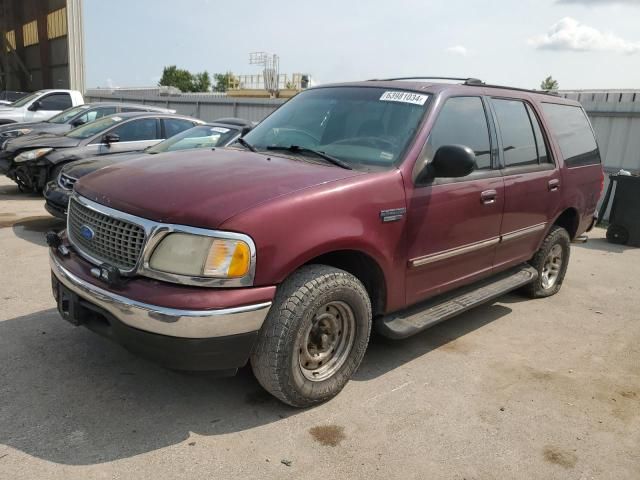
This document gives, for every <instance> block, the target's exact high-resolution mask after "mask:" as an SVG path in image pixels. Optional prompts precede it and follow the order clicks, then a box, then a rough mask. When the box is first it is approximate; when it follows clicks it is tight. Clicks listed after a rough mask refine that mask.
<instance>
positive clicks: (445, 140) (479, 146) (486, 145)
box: [428, 97, 491, 169]
mask: <svg viewBox="0 0 640 480" xmlns="http://www.w3.org/2000/svg"><path fill="white" fill-rule="evenodd" d="M428 144H429V145H430V146H431V157H432V158H433V155H435V152H436V151H437V150H438V148H440V147H441V146H443V145H465V146H467V147H469V148H471V149H472V150H473V151H474V152H475V154H476V165H477V168H478V169H486V168H491V147H490V142H489V127H488V126H487V116H486V114H485V111H484V107H483V105H482V100H480V98H479V97H454V98H450V99H449V100H447V102H446V103H445V104H444V106H443V107H442V110H441V111H440V114H439V115H438V118H437V119H436V123H435V124H434V125H433V128H432V129H431V134H430V135H429V142H428Z"/></svg>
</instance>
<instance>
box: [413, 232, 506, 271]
mask: <svg viewBox="0 0 640 480" xmlns="http://www.w3.org/2000/svg"><path fill="white" fill-rule="evenodd" d="M499 242H500V237H495V238H490V239H489V240H483V241H481V242H477V243H471V244H469V245H464V246H462V247H458V248H452V249H451V250H445V251H444V252H439V253H433V254H431V255H425V256H423V257H418V258H414V259H411V260H409V265H410V266H411V267H421V266H422V265H427V264H429V263H434V262H439V261H440V260H445V259H447V258H451V257H455V256H457V255H463V254H465V253H469V252H475V251H476V250H480V249H482V248H486V247H490V246H492V245H495V244H497V243H499Z"/></svg>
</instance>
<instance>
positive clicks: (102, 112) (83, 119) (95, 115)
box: [75, 107, 116, 125]
mask: <svg viewBox="0 0 640 480" xmlns="http://www.w3.org/2000/svg"><path fill="white" fill-rule="evenodd" d="M114 113H116V107H104V108H94V109H91V110H89V111H87V112H86V113H84V114H83V115H80V116H79V117H78V118H77V119H76V120H75V121H76V122H77V123H78V125H80V124H84V123H89V122H93V121H94V120H97V119H99V118H102V117H104V116H107V115H113V114H114Z"/></svg>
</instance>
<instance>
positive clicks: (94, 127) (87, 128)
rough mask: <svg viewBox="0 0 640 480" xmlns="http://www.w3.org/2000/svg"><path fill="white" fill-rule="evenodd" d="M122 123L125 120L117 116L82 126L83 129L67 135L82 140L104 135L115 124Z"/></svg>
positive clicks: (77, 129) (75, 129)
mask: <svg viewBox="0 0 640 480" xmlns="http://www.w3.org/2000/svg"><path fill="white" fill-rule="evenodd" d="M122 121H123V118H122V117H119V116H117V115H111V116H108V117H104V118H101V119H100V120H97V121H95V122H91V123H88V124H86V125H82V126H81V127H78V128H74V129H73V130H71V131H70V132H69V133H67V137H71V138H81V139H85V138H89V137H93V136H94V135H97V134H99V133H102V132H104V131H105V130H107V129H108V128H111V127H113V126H114V125H115V124H117V123H120V122H122ZM97 143H100V140H97Z"/></svg>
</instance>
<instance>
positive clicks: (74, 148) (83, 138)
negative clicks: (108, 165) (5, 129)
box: [0, 112, 204, 191]
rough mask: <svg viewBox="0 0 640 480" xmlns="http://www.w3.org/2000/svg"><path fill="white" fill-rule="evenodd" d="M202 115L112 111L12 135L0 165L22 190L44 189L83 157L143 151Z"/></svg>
mask: <svg viewBox="0 0 640 480" xmlns="http://www.w3.org/2000/svg"><path fill="white" fill-rule="evenodd" d="M202 123H204V122H202V121H201V120H198V119H195V118H191V117H185V116H182V115H172V114H166V113H154V112H130V113H120V114H116V115H109V116H107V117H103V118H101V119H99V120H96V121H94V122H91V123H87V124H85V125H82V126H80V127H78V128H75V129H73V130H71V131H70V132H69V133H67V134H66V135H54V134H49V133H45V134H42V135H33V136H32V135H27V136H24V137H18V138H14V139H12V140H9V141H8V142H6V143H5V145H4V147H3V150H1V151H0V171H1V170H4V171H6V174H7V177H9V178H10V179H12V180H13V181H15V182H16V183H17V184H18V187H19V188H20V189H21V190H28V191H42V189H44V187H45V185H46V184H47V182H48V181H49V180H52V179H54V178H56V177H57V175H58V173H59V172H60V170H62V167H63V166H64V165H65V164H66V163H69V162H73V161H75V160H81V159H83V158H89V157H95V156H98V155H107V154H115V153H123V152H133V151H142V150H144V149H145V148H147V147H151V146H153V145H155V144H156V143H159V142H160V141H162V140H164V139H165V138H168V137H172V136H174V135H176V134H178V133H180V132H182V131H184V130H187V129H189V128H191V127H194V126H195V125H201V124H202Z"/></svg>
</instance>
